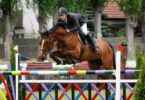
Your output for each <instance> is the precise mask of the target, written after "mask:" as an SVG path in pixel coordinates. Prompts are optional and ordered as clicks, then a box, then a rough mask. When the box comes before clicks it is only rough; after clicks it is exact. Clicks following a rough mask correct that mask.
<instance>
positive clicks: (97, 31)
mask: <svg viewBox="0 0 145 100" xmlns="http://www.w3.org/2000/svg"><path fill="white" fill-rule="evenodd" d="M101 16H102V15H101V11H100V10H99V8H97V7H95V8H94V20H95V21H94V30H95V34H96V36H97V38H102V31H101V26H102V25H101V23H102V22H101V21H102V19H101Z"/></svg>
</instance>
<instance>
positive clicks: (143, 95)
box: [134, 55, 145, 100]
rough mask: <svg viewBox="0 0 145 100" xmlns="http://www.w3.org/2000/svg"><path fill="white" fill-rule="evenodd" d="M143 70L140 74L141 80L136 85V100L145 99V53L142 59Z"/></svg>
mask: <svg viewBox="0 0 145 100" xmlns="http://www.w3.org/2000/svg"><path fill="white" fill-rule="evenodd" d="M141 61H142V63H141V66H142V67H141V72H140V74H139V80H138V83H137V84H136V87H135V97H134V100H145V55H144V56H143V57H142V59H141Z"/></svg>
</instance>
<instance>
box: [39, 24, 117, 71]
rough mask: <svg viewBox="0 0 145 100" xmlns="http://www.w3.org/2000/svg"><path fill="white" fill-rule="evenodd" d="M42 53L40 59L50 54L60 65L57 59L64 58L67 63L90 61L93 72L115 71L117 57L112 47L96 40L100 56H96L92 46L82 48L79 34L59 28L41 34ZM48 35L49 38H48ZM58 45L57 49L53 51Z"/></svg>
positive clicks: (100, 40)
mask: <svg viewBox="0 0 145 100" xmlns="http://www.w3.org/2000/svg"><path fill="white" fill-rule="evenodd" d="M39 33H40V36H41V39H40V47H41V52H40V55H39V58H40V59H41V60H44V58H45V56H46V55H47V54H48V53H50V56H51V57H52V59H54V60H55V61H56V63H58V64H60V60H59V59H58V58H57V57H60V58H64V59H65V60H66V62H67V63H69V64H70V63H76V62H75V61H78V62H81V61H88V64H89V68H90V69H92V70H113V69H115V55H114V50H113V48H112V46H111V45H110V44H109V43H107V42H106V41H104V40H102V39H96V40H95V41H96V45H97V47H98V49H99V54H98V55H96V54H95V53H94V51H93V50H92V48H91V47H90V45H86V46H85V47H83V46H82V43H81V41H80V39H79V38H78V34H77V33H73V32H70V33H68V32H66V30H65V28H63V27H61V26H58V27H57V28H56V30H55V32H53V33H47V31H46V32H39ZM46 33H47V36H46ZM54 44H56V46H57V49H56V50H55V51H52V49H53V48H54Z"/></svg>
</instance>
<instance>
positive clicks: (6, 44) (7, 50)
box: [4, 15, 13, 60]
mask: <svg viewBox="0 0 145 100" xmlns="http://www.w3.org/2000/svg"><path fill="white" fill-rule="evenodd" d="M4 21H5V38H6V39H5V41H4V57H5V60H9V59H10V45H11V44H12V43H13V40H12V28H11V23H10V16H9V15H6V16H5V19H4Z"/></svg>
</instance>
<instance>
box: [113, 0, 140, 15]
mask: <svg viewBox="0 0 145 100" xmlns="http://www.w3.org/2000/svg"><path fill="white" fill-rule="evenodd" d="M114 1H116V2H117V3H118V4H119V5H120V8H121V10H122V11H123V12H124V13H125V14H127V15H132V14H133V15H134V14H136V15H137V14H139V12H140V11H141V7H142V0H114Z"/></svg>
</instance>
